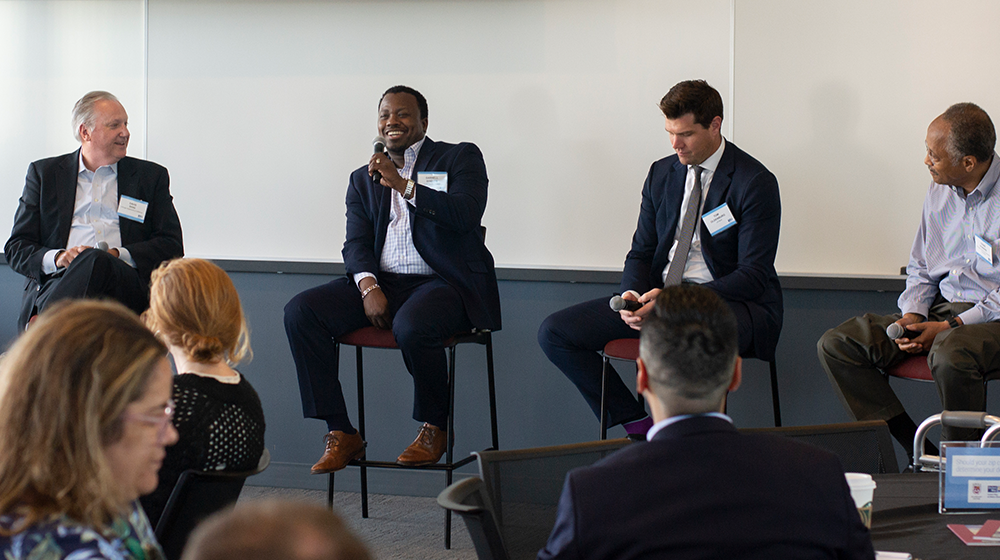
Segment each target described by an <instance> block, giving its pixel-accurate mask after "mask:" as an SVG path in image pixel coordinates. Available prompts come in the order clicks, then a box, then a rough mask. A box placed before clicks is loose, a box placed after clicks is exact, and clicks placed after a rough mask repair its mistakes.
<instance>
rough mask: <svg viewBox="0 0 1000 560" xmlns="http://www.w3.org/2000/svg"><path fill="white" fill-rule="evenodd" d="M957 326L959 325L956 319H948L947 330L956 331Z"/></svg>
mask: <svg viewBox="0 0 1000 560" xmlns="http://www.w3.org/2000/svg"><path fill="white" fill-rule="evenodd" d="M959 326H960V325H959V322H958V319H957V318H955V317H952V318H951V319H948V327H949V328H952V329H957V328H958V327H959Z"/></svg>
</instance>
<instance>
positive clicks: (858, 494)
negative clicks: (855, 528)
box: [844, 472, 875, 529]
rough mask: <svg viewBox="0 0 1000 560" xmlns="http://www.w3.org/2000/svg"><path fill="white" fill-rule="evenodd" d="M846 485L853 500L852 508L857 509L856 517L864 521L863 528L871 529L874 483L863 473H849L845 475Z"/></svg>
mask: <svg viewBox="0 0 1000 560" xmlns="http://www.w3.org/2000/svg"><path fill="white" fill-rule="evenodd" d="M844 476H846V477H847V485H848V486H850V487H851V497H852V498H854V506H855V507H857V508H858V515H860V516H861V520H862V521H864V523H865V527H868V528H869V529H871V527H872V498H873V497H874V496H875V481H874V480H872V475H870V474H865V473H856V472H849V473H845V474H844Z"/></svg>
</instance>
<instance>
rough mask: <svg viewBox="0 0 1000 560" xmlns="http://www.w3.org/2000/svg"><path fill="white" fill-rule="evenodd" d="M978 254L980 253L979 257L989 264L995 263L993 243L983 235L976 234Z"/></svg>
mask: <svg viewBox="0 0 1000 560" xmlns="http://www.w3.org/2000/svg"><path fill="white" fill-rule="evenodd" d="M976 254H977V255H979V258H981V259H983V260H984V261H986V263H987V264H990V265H992V264H993V245H992V244H990V242H989V241H987V240H985V239H983V236H982V235H977V236H976Z"/></svg>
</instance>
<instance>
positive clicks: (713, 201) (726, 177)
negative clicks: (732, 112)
mask: <svg viewBox="0 0 1000 560" xmlns="http://www.w3.org/2000/svg"><path fill="white" fill-rule="evenodd" d="M735 170H736V146H734V145H732V144H730V143H728V142H727V143H726V148H725V150H723V151H722V159H721V160H719V166H718V167H717V168H715V173H714V174H712V184H711V185H709V187H708V196H707V197H706V198H705V208H704V209H703V210H702V213H703V214H704V213H705V212H708V211H709V210H713V209H715V208H718V207H719V206H721V205H722V203H723V202H724V201H725V200H726V195H727V194H729V185H731V184H732V182H733V172H734V171H735ZM702 228H703V229H702V235H706V234H707V233H708V229H707V228H705V224H704V222H703V223H702Z"/></svg>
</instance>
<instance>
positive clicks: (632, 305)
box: [608, 296, 642, 311]
mask: <svg viewBox="0 0 1000 560" xmlns="http://www.w3.org/2000/svg"><path fill="white" fill-rule="evenodd" d="M608 305H610V306H611V310H612V311H621V310H623V309H624V310H625V311H635V310H637V309H641V308H642V304H641V303H639V302H638V301H632V300H630V299H625V298H623V297H622V296H611V301H609V302H608Z"/></svg>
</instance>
